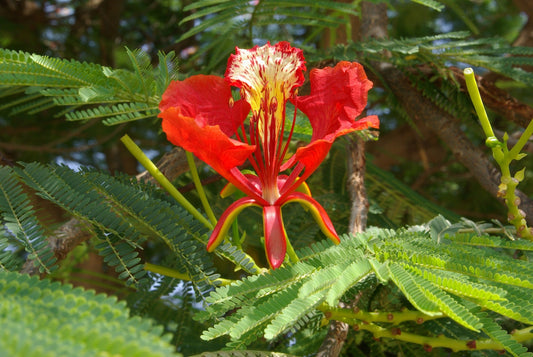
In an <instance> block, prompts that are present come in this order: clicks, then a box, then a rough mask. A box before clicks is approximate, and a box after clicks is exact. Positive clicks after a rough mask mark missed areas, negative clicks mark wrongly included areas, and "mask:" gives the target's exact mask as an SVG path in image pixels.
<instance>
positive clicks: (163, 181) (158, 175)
mask: <svg viewBox="0 0 533 357" xmlns="http://www.w3.org/2000/svg"><path fill="white" fill-rule="evenodd" d="M120 141H122V143H123V144H124V145H125V146H126V148H127V149H128V151H129V152H130V153H131V154H132V155H133V156H134V157H135V158H136V159H137V160H138V161H139V162H140V163H141V165H142V166H143V167H144V168H145V169H146V170H147V171H148V172H149V173H150V174H151V175H152V176H153V178H154V179H155V180H156V181H157V182H159V184H160V185H161V187H163V189H165V190H166V191H167V192H168V193H169V194H170V195H171V196H172V197H174V199H175V200H176V201H178V203H179V204H180V205H181V206H182V207H183V208H185V209H186V210H187V211H188V212H189V213H190V214H191V215H192V216H193V217H194V218H196V219H197V220H198V221H200V222H202V224H204V225H205V226H206V227H207V228H209V229H213V227H214V226H213V224H212V223H211V222H209V221H208V220H207V218H205V217H204V216H203V215H202V214H201V213H200V212H199V211H198V210H197V209H196V207H194V206H193V205H192V204H191V203H190V202H189V201H188V200H187V199H186V198H185V197H184V196H183V195H182V194H181V193H180V192H179V191H178V190H177V189H176V187H174V185H172V183H171V182H170V181H169V180H168V179H167V178H166V177H165V175H163V173H162V172H161V171H159V169H158V168H157V166H155V164H154V163H153V162H152V161H151V160H150V159H149V158H148V157H147V156H146V155H145V154H144V153H143V152H142V150H141V149H140V148H139V147H138V146H137V144H135V143H134V142H133V140H131V138H130V137H129V136H128V135H124V136H123V137H122V138H120Z"/></svg>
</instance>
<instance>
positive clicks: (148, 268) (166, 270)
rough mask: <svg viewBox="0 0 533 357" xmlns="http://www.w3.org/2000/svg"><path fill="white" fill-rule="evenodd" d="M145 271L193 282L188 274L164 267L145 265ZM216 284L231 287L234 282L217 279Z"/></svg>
mask: <svg viewBox="0 0 533 357" xmlns="http://www.w3.org/2000/svg"><path fill="white" fill-rule="evenodd" d="M144 270H146V271H151V272H152V273H156V274H161V275H164V276H168V277H171V278H176V279H180V280H186V281H192V279H191V277H190V276H189V275H187V274H184V273H180V272H179V271H177V270H174V269H171V268H168V267H163V266H160V265H155V264H150V263H144ZM213 282H214V283H215V284H216V283H218V285H229V284H231V283H233V280H229V279H223V278H217V279H215V280H214V281H213Z"/></svg>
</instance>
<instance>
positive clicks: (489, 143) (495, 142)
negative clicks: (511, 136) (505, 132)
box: [485, 136, 502, 149]
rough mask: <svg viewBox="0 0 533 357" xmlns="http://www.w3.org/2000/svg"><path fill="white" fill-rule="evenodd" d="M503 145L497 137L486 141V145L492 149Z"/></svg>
mask: <svg viewBox="0 0 533 357" xmlns="http://www.w3.org/2000/svg"><path fill="white" fill-rule="evenodd" d="M501 144H502V143H501V142H500V140H498V138H497V137H495V136H489V137H488V138H487V140H485V145H487V146H488V147H489V148H491V149H492V148H495V147H498V146H501Z"/></svg>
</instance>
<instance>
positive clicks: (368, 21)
mask: <svg viewBox="0 0 533 357" xmlns="http://www.w3.org/2000/svg"><path fill="white" fill-rule="evenodd" d="M387 21H388V20H387V7H386V4H375V3H371V2H366V1H363V2H362V3H361V21H360V23H357V25H359V26H358V29H359V31H360V33H359V37H361V38H363V39H367V38H383V37H386V36H387ZM352 23H354V22H352ZM353 27H355V26H353ZM352 37H353V38H354V39H355V38H356V35H355V34H352ZM365 163H366V160H365V142H364V140H363V139H361V138H359V137H357V136H356V135H354V136H353V137H351V138H350V144H349V145H348V181H347V186H348V191H349V192H350V199H351V202H352V206H351V209H350V224H349V231H350V233H352V234H355V233H359V232H362V231H364V230H365V228H366V220H367V216H368V199H367V196H366V189H365V172H366V168H365ZM340 305H341V307H349V306H350V305H344V304H342V303H341V304H340ZM349 329H350V326H349V325H348V324H347V323H345V322H341V321H331V322H330V324H329V330H328V333H327V335H326V338H325V339H324V342H322V345H321V346H320V348H319V350H318V353H317V354H316V356H317V357H326V356H328V357H336V356H339V355H340V353H341V351H342V347H343V346H344V342H345V341H346V337H347V336H348V331H349Z"/></svg>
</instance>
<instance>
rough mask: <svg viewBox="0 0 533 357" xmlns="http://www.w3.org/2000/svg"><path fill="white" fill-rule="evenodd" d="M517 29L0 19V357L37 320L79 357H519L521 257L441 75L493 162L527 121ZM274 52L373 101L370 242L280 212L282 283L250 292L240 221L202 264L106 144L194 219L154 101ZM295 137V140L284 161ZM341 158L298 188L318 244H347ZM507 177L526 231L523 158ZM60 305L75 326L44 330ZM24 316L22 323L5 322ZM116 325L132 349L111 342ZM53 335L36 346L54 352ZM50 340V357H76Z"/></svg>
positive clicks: (526, 267) (375, 7)
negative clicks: (152, 170)
mask: <svg viewBox="0 0 533 357" xmlns="http://www.w3.org/2000/svg"><path fill="white" fill-rule="evenodd" d="M532 16H533V9H532V6H531V4H529V2H528V1H527V0H523V1H520V0H515V1H511V0H476V1H474V0H463V1H459V2H454V1H447V0H446V1H445V0H441V1H433V0H419V1H400V0H390V1H386V2H385V1H372V2H361V1H315V2H308V1H276V0H263V1H242V0H229V1H212V0H201V1H178V0H159V1H149V2H148V1H142V0H132V1H125V0H91V1H77V0H71V1H64V0H63V1H60V0H57V1H29V0H28V1H10V0H1V1H0V47H3V49H0V163H1V165H2V166H1V167H0V212H1V220H2V223H3V224H2V229H1V230H0V270H2V271H0V274H3V275H2V276H0V293H1V298H2V301H6V302H9V306H15V305H16V309H11V308H9V309H7V308H6V309H5V310H4V311H5V312H9V311H15V312H14V313H9V315H7V316H8V317H7V319H6V320H4V321H3V326H11V327H9V328H6V329H3V331H8V330H9V333H8V334H4V335H3V336H0V337H1V338H0V343H1V341H2V339H3V341H4V343H5V342H6V341H11V338H12V337H10V336H18V338H19V339H18V340H17V341H20V343H18V344H17V345H16V346H15V347H13V348H14V350H13V354H17V353H18V354H19V355H24V353H26V352H28V353H29V351H30V349H29V348H30V347H31V346H30V347H28V345H27V339H28V338H29V337H25V336H29V334H28V333H29V332H28V328H30V327H29V325H28V324H29V322H30V321H31V318H32V316H34V315H41V316H50V318H51V319H54V318H57V319H58V320H54V321H70V322H73V320H76V321H79V326H85V325H84V324H88V323H91V321H92V320H91V319H99V320H98V321H99V322H100V323H101V327H99V328H98V338H96V337H95V338H92V337H87V345H88V346H89V347H90V348H96V347H98V346H104V347H103V348H102V349H103V350H106V351H108V352H110V353H111V352H112V351H111V350H109V349H108V348H107V347H106V346H107V345H106V343H107V344H108V345H111V344H113V343H114V342H111V341H114V340H115V339H122V340H123V341H128V342H131V343H133V342H136V341H135V339H133V338H132V337H131V335H128V332H131V333H135V334H136V335H135V336H137V332H135V331H143V333H145V334H146V336H147V337H146V338H147V339H148V340H149V341H150V342H147V344H146V345H143V346H140V345H132V347H127V348H131V351H136V352H137V353H143V351H145V349H146V346H147V345H148V346H152V347H150V351H151V352H152V353H154V354H156V353H157V351H159V349H161V351H162V352H161V353H160V354H159V355H170V354H173V352H174V351H176V352H179V353H183V354H185V355H194V354H197V353H206V352H208V351H219V350H221V349H222V348H224V347H225V348H229V349H241V350H242V349H248V351H249V352H241V353H242V354H243V355H269V353H270V352H268V351H276V352H277V353H280V355H281V354H282V353H287V354H294V355H312V354H314V353H316V352H317V351H322V350H321V347H320V345H321V343H322V341H323V340H324V338H325V337H326V333H327V327H326V326H325V325H327V322H328V321H329V320H344V321H346V322H348V323H349V324H350V325H351V326H352V331H351V332H350V333H349V335H348V338H347V339H346V342H345V344H344V350H343V354H344V355H371V356H375V355H384V356H385V355H390V354H396V355H420V354H422V353H424V354H432V355H443V354H448V353H449V352H450V351H453V352H454V353H457V354H466V353H470V354H473V355H476V354H478V355H495V354H497V353H499V352H498V351H500V350H505V351H506V352H505V353H508V354H511V355H517V356H518V355H526V354H527V347H528V343H530V340H531V331H530V329H528V326H531V325H532V324H533V308H532V304H533V303H532V301H531V296H532V294H531V289H533V281H532V278H531V277H532V276H533V274H532V273H533V272H532V267H531V261H530V259H531V253H530V252H531V247H532V246H531V244H530V243H529V242H528V241H523V240H520V239H517V236H516V232H515V231H514V230H513V228H512V227H508V226H505V225H504V224H505V222H506V221H507V213H506V208H505V205H504V204H502V202H501V200H499V199H498V197H497V193H498V184H499V177H498V173H497V171H496V170H495V169H494V166H493V164H492V162H491V160H490V159H489V157H488V153H489V150H488V149H487V148H486V147H485V146H484V140H485V138H484V136H483V132H482V131H481V129H480V128H479V124H478V123H477V120H476V117H475V114H474V112H473V110H472V106H471V103H470V100H469V98H468V96H467V94H466V93H465V86H464V78H463V76H462V72H461V69H462V68H464V67H466V66H472V67H474V68H475V70H476V73H477V74H479V75H480V78H479V84H480V89H481V92H482V95H483V99H484V100H485V102H486V105H487V107H488V109H489V115H490V118H491V120H492V122H493V123H494V127H495V129H496V132H497V136H499V137H501V136H502V133H503V132H507V133H509V135H510V139H509V143H510V144H512V143H513V140H514V141H516V139H517V133H518V134H519V133H520V132H521V131H522V130H523V128H524V127H526V126H527V124H528V123H529V121H530V120H531V118H532V117H533V109H532V108H531V104H532V103H531V101H532V99H531V95H530V93H531V86H532V84H533V75H532V73H531V68H532V67H531V66H532V65H533V60H532V59H531V58H532V55H533V37H531V35H530V33H531V31H530V28H531V27H532V26H533V21H529V20H530V18H531V17H532ZM379 31H382V32H381V33H380V32H379ZM279 40H286V41H290V42H292V43H293V44H294V45H295V46H298V47H301V48H303V49H304V53H305V56H306V59H307V61H308V64H307V65H308V68H313V67H322V66H327V65H331V64H333V63H335V61H339V60H349V61H358V62H361V63H362V64H363V65H364V66H365V68H366V71H367V73H368V75H369V77H370V78H371V79H372V80H373V82H374V90H373V91H371V93H370V97H369V106H368V112H369V113H371V114H378V115H379V117H380V120H381V129H380V134H379V140H377V141H372V140H370V141H368V142H367V144H366V148H367V169H366V180H365V183H366V189H367V194H368V199H369V202H370V206H369V215H368V225H369V226H374V227H376V228H372V229H369V230H368V232H366V233H364V234H360V235H356V236H350V235H345V236H343V238H342V244H341V246H338V247H337V246H335V247H333V246H330V245H329V244H328V243H326V242H324V241H322V239H323V237H322V235H321V233H320V230H319V229H318V227H317V226H316V225H315V224H314V222H309V220H308V216H307V214H306V212H305V211H304V210H302V209H300V208H299V207H297V206H294V207H293V209H291V210H286V211H284V214H285V215H284V217H285V221H286V222H288V223H287V224H286V226H287V230H288V235H289V237H291V241H292V242H293V244H294V246H295V248H297V249H298V255H299V257H300V259H301V261H300V262H299V263H297V264H294V265H290V264H287V265H286V266H284V267H283V268H282V269H280V270H277V271H275V272H269V273H265V271H264V270H262V269H261V267H265V266H268V265H267V263H266V261H265V260H264V254H263V252H262V244H261V242H260V235H261V233H260V231H261V223H260V222H261V220H260V212H258V211H257V212H256V211H254V210H253V209H250V210H247V211H245V214H243V215H241V216H240V217H239V229H240V234H244V233H245V234H246V237H247V239H246V241H245V242H244V244H243V248H244V252H243V251H241V250H240V249H238V248H237V247H236V246H235V244H232V243H229V242H228V243H225V244H224V245H223V246H221V247H220V248H219V249H217V251H216V254H208V253H207V252H206V251H205V243H206V240H207V234H208V233H209V229H208V227H205V226H203V225H202V224H201V222H199V221H197V220H196V219H194V218H193V217H192V216H191V215H190V214H189V213H188V212H187V211H185V210H184V209H183V208H182V207H180V206H179V205H178V204H176V202H175V201H174V200H173V199H172V198H171V197H169V196H168V195H167V194H166V193H165V192H164V191H162V190H161V189H159V188H158V187H157V186H156V185H154V184H153V182H152V181H151V180H150V177H149V175H146V174H141V176H138V177H137V178H136V177H135V175H138V174H139V173H140V172H141V171H142V168H141V167H140V166H139V165H138V164H137V162H136V160H135V159H134V158H133V157H132V156H131V155H130V154H129V153H128V152H127V151H126V150H125V149H124V147H123V145H122V144H121V143H120V141H119V140H118V139H119V138H120V136H122V135H123V134H125V133H127V134H129V135H130V136H131V137H132V138H133V139H134V140H135V141H136V142H137V143H139V145H140V146H141V148H142V149H143V150H144V151H145V152H146V153H147V154H148V155H149V156H150V157H152V158H154V159H155V160H156V161H157V160H160V162H159V164H158V166H159V167H160V169H161V170H162V171H163V172H164V173H165V174H166V175H167V176H168V177H169V178H170V179H171V180H172V181H173V182H174V184H175V185H176V187H179V188H180V190H181V191H182V192H183V193H184V194H185V195H186V197H187V198H188V199H189V200H190V201H191V202H192V203H193V204H195V205H196V206H198V207H199V206H200V204H199V200H198V198H197V196H196V193H195V191H194V190H193V189H192V188H193V186H192V185H191V178H190V174H189V173H188V166H187V163H186V159H185V156H184V154H183V153H182V152H179V151H177V150H176V149H174V150H172V147H171V146H170V145H169V143H168V142H167V141H166V139H165V138H164V135H162V134H161V130H160V123H159V121H158V119H157V118H156V116H157V113H158V111H157V106H158V103H159V100H160V96H161V93H162V92H163V91H164V89H165V88H166V86H167V85H168V83H169V82H170V81H171V80H174V79H183V78H186V77H187V76H190V75H193V74H196V73H204V74H205V73H214V74H218V75H221V74H223V72H224V69H225V64H226V61H227V58H228V57H229V55H230V54H231V53H232V52H233V51H234V48H235V46H238V47H250V46H253V45H255V44H263V43H265V42H266V41H271V42H272V43H275V42H277V41H279ZM306 90H308V88H306V87H305V86H304V88H302V92H305V91H306ZM309 129H310V128H309V127H308V126H306V124H305V121H304V120H300V119H299V121H298V125H297V129H296V131H297V132H296V134H295V140H294V145H295V146H296V145H298V141H305V140H308V139H309V134H310V131H309ZM350 140H352V139H351V138H350V139H342V140H339V141H337V142H336V143H335V145H334V146H333V148H332V151H331V153H330V155H329V157H328V159H327V160H326V161H325V162H324V163H323V164H322V166H321V167H320V169H319V171H317V172H316V173H315V175H313V176H312V177H311V178H310V179H309V181H308V184H309V186H310V187H311V190H312V192H313V196H314V197H315V198H316V199H317V200H318V201H320V202H321V203H322V204H323V205H324V207H325V208H326V210H327V211H328V212H329V213H330V217H332V218H333V219H334V224H335V227H336V229H337V231H338V232H348V231H349V230H350V227H349V225H350V222H349V218H350V209H351V202H350V195H349V194H348V192H349V187H347V185H346V178H347V176H348V171H349V170H348V168H347V161H348V153H347V148H348V147H349V142H350ZM532 147H533V146H532V145H531V144H529V145H527V146H526V147H525V148H524V151H525V152H526V153H530V152H531V150H532ZM64 165H67V166H64ZM519 165H520V166H516V167H515V166H513V169H515V168H517V169H519V168H522V167H526V170H525V179H524V181H523V182H522V183H521V184H520V186H519V189H521V190H523V192H521V193H520V195H519V197H521V209H522V210H523V211H524V213H525V214H526V218H527V219H528V222H529V224H530V225H531V219H532V217H533V204H532V203H531V187H532V186H531V167H533V166H532V162H531V157H526V158H525V159H522V160H521V161H520V163H519ZM200 175H201V178H202V180H203V182H204V184H205V186H204V187H205V188H206V190H207V193H208V197H209V200H210V202H212V204H213V208H214V209H215V213H216V214H218V215H220V213H221V212H223V210H224V209H225V207H227V205H228V204H229V202H228V200H222V199H220V198H218V192H219V191H220V189H221V188H222V187H223V185H224V182H223V180H221V178H220V177H218V176H217V175H216V174H215V173H213V172H212V171H210V170H209V168H207V167H202V166H201V167H200ZM145 181H146V182H145ZM435 217H437V218H435ZM479 221H484V223H483V222H479ZM487 222H489V223H487ZM500 222H503V223H500ZM233 243H235V241H233ZM154 267H159V268H154ZM163 268H167V269H168V271H165V270H164V269H163ZM157 269H159V270H157ZM15 272H22V273H29V274H32V275H40V276H41V277H42V278H44V280H41V281H39V280H37V279H36V278H31V279H30V278H27V277H25V276H22V275H17V274H18V273H15ZM259 273H261V274H259ZM49 279H51V280H57V281H61V282H68V283H70V284H74V285H76V286H82V287H84V288H90V289H96V290H97V291H98V292H103V293H106V294H109V295H112V296H116V297H117V298H118V299H119V300H121V301H124V302H126V303H127V309H126V308H125V307H124V305H123V303H118V304H117V303H115V302H111V300H106V299H105V298H104V297H103V296H102V295H92V294H89V293H86V292H82V291H81V290H77V289H74V290H72V289H70V288H69V287H68V286H61V285H59V284H57V283H51V282H50V280H49ZM224 279H229V280H231V281H234V283H233V284H231V285H226V283H227V282H228V281H227V280H224ZM42 291H46V292H47V293H46V294H45V293H42ZM48 292H50V293H51V294H52V295H47V294H48ZM13 296H14V297H13ZM46 296H49V297H46ZM21 297H24V300H17V299H18V298H21ZM64 301H72V302H71V303H67V307H68V308H69V309H70V312H69V313H74V312H76V313H77V314H79V316H78V315H77V316H76V317H74V316H71V315H68V314H66V312H65V311H63V310H61V309H59V307H60V306H62V305H63V304H64V303H63V302H64ZM32 302H33V303H35V302H38V303H39V304H40V305H39V306H41V307H40V309H41V310H39V312H35V311H34V310H31V312H30V311H29V310H27V309H26V307H24V306H26V305H24V304H28V305H30V304H31V303H32ZM339 303H340V304H341V305H340V306H343V305H342V304H345V305H349V306H350V308H349V309H345V310H343V309H338V306H339ZM2 306H7V305H2ZM35 308H37V307H35ZM22 309H24V310H22ZM106 309H108V310H106ZM405 309H407V310H405ZM75 310H76V311H75ZM17 311H18V312H17ZM20 311H26V312H25V313H24V314H22V313H20ZM113 311H114V312H113ZM128 311H129V314H130V315H131V316H138V317H130V316H127V314H128ZM374 311H375V312H376V313H377V315H372V314H371V313H372V312H374ZM63 313H65V315H63ZM124 314H126V315H124ZM389 314H391V316H392V317H391V318H389ZM402 314H403V315H402ZM118 315H120V317H117V316H118ZM3 316H4V315H3ZM141 318H142V320H141ZM41 319H44V318H41ZM61 319H62V320H61ZM121 319H123V320H124V321H127V325H128V326H130V325H131V326H132V327H131V329H132V330H131V331H129V330H128V329H127V328H126V327H125V324H126V322H125V323H124V324H122V325H121V327H122V328H123V329H120V330H119V329H117V328H116V325H117V324H118V323H119V322H120V321H123V320H121ZM419 319H422V320H419ZM363 321H364V322H365V323H363ZM60 323H65V322H60ZM79 326H77V327H76V328H79ZM99 326H100V325H99ZM154 326H158V327H157V328H154ZM52 327H53V324H50V325H49V326H45V325H39V327H38V328H36V329H34V330H39V332H40V333H41V335H40V336H41V337H42V340H43V341H52V340H53V338H55V337H53V338H52V337H51V336H56V335H55V331H54V330H53V329H52ZM354 330H355V331H354ZM109 331H115V332H114V333H109ZM119 331H121V332H120V333H119ZM161 331H164V333H165V337H163V338H162V339H161V340H159V339H158V337H157V336H158V335H160V334H161ZM511 331H519V333H518V334H515V335H511V333H510V332H511ZM122 332H123V333H124V336H123V335H121V333H122ZM398 332H400V333H398ZM95 333H96V332H95ZM521 334H522V335H521ZM32 336H33V335H32ZM61 336H62V337H61V339H62V341H65V343H64V344H62V346H61V348H64V349H65V351H66V352H65V354H69V353H67V352H68V351H70V354H72V353H74V354H76V353H77V351H79V350H78V349H80V348H82V347H79V346H75V344H74V342H76V341H74V342H73V343H72V344H71V343H70V342H68V343H67V341H72V340H71V339H69V337H68V336H66V335H61ZM95 336H96V335H95ZM106 336H107V337H106ZM438 336H441V337H438ZM512 336H514V337H512ZM106 338H107V339H108V340H105V339H106ZM136 338H137V337H136ZM82 339H83V338H81V337H80V338H79V340H82ZM104 340H105V341H106V342H102V341H104ZM517 340H518V341H519V342H517ZM206 341H209V342H206ZM471 341H476V342H477V345H476V344H474V345H472V343H471ZM528 341H529V342H528ZM469 343H470V344H469ZM483 343H487V346H489V347H487V348H488V349H480V350H476V351H472V350H475V349H477V348H478V347H480V346H483ZM490 343H493V344H492V345H490ZM46 346H52V345H46ZM124 346H126V344H124ZM169 346H174V348H173V349H171V348H170V347H169ZM474 347H475V348H474ZM124 348H126V347H124ZM46 349H47V350H48V351H53V350H54V349H55V347H54V348H52V347H46ZM173 350H174V351H173ZM125 351H126V350H124V351H122V352H119V351H114V353H115V352H116V353H123V354H125V355H130V354H129V353H133V352H131V351H130V350H128V351H126V352H125ZM260 351H263V352H260ZM34 352H35V351H34ZM41 352H42V351H41V350H39V351H36V352H35V353H41ZM218 353H220V354H219V355H225V354H227V355H231V353H233V352H229V351H228V352H220V351H219V352H218ZM205 355H209V354H208V353H206V354H205Z"/></svg>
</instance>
